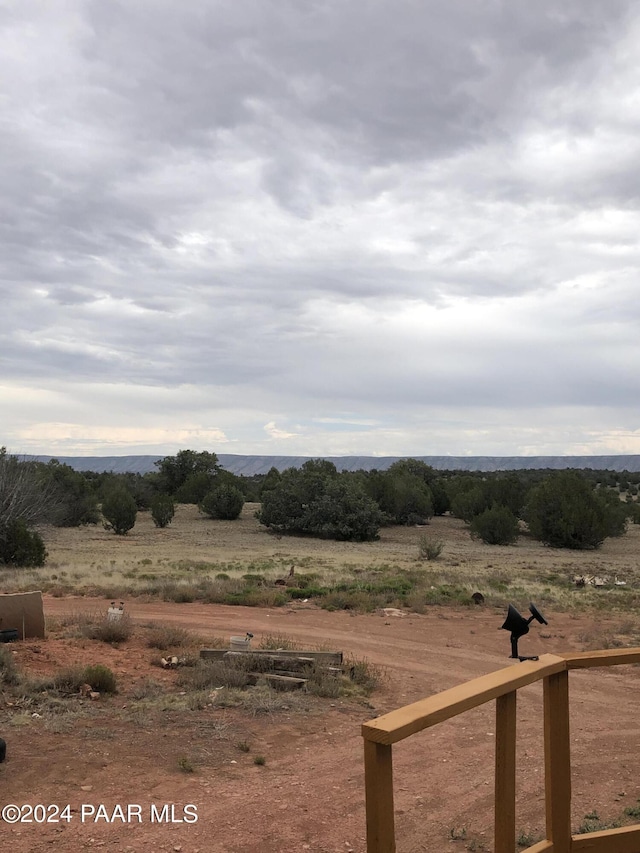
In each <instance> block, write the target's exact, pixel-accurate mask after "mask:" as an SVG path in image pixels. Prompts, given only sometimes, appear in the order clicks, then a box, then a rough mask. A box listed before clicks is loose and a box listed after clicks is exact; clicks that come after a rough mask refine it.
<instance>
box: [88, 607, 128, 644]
mask: <svg viewBox="0 0 640 853" xmlns="http://www.w3.org/2000/svg"><path fill="white" fill-rule="evenodd" d="M81 631H82V635H83V636H84V637H87V638H89V639H90V640H100V641H101V642H102V643H112V644H113V643H124V642H125V640H128V639H129V637H131V635H132V634H133V625H132V624H131V619H130V618H129V616H127V615H126V614H125V615H124V616H122V617H121V618H120V619H109V617H108V616H107V617H105V618H104V619H101V620H100V621H99V622H92V621H87V622H86V623H85V624H84V625H83V626H82V629H81Z"/></svg>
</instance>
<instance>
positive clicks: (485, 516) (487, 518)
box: [471, 505, 519, 545]
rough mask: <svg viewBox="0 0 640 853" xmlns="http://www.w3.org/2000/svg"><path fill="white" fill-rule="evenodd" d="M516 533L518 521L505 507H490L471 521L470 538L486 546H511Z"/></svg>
mask: <svg viewBox="0 0 640 853" xmlns="http://www.w3.org/2000/svg"><path fill="white" fill-rule="evenodd" d="M518 533H519V529H518V519H517V518H516V517H515V515H514V514H513V513H512V512H511V510H510V509H509V508H508V507H506V506H498V505H495V506H492V507H491V509H485V511H484V512H481V513H480V515H476V517H475V518H474V519H472V521H471V536H472V537H473V538H474V539H482V541H483V542H484V543H486V544H487V545H513V543H514V542H516V540H517V539H518Z"/></svg>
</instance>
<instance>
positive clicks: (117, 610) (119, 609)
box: [107, 601, 124, 622]
mask: <svg viewBox="0 0 640 853" xmlns="http://www.w3.org/2000/svg"><path fill="white" fill-rule="evenodd" d="M123 616H124V601H121V602H120V605H119V606H118V605H116V603H115V601H112V602H111V605H110V606H109V609H108V610H107V622H119V621H120V620H121V619H122V617H123Z"/></svg>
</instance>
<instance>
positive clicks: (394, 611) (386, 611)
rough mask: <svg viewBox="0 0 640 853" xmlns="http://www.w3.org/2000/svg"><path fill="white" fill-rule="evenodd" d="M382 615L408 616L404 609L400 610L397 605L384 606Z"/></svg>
mask: <svg viewBox="0 0 640 853" xmlns="http://www.w3.org/2000/svg"><path fill="white" fill-rule="evenodd" d="M380 615H381V616H385V617H386V616H406V615H407V614H406V613H405V612H404V610H398V608H397V607H383V608H382V610H381V611H380Z"/></svg>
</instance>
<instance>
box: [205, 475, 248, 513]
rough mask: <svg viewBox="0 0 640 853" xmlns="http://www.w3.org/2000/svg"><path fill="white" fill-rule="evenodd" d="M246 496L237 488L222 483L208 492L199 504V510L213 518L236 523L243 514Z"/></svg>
mask: <svg viewBox="0 0 640 853" xmlns="http://www.w3.org/2000/svg"><path fill="white" fill-rule="evenodd" d="M243 506H244V495H243V494H242V492H241V491H240V489H238V488H237V487H236V486H232V485H230V484H228V483H222V485H220V486H217V487H216V488H215V489H212V490H211V491H210V492H208V493H207V494H206V495H205V496H204V498H203V499H202V503H200V504H199V509H200V511H201V512H203V513H205V515H209V516H211V518H219V519H223V520H226V521H235V519H236V518H238V517H239V516H240V513H241V512H242V507H243Z"/></svg>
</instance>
